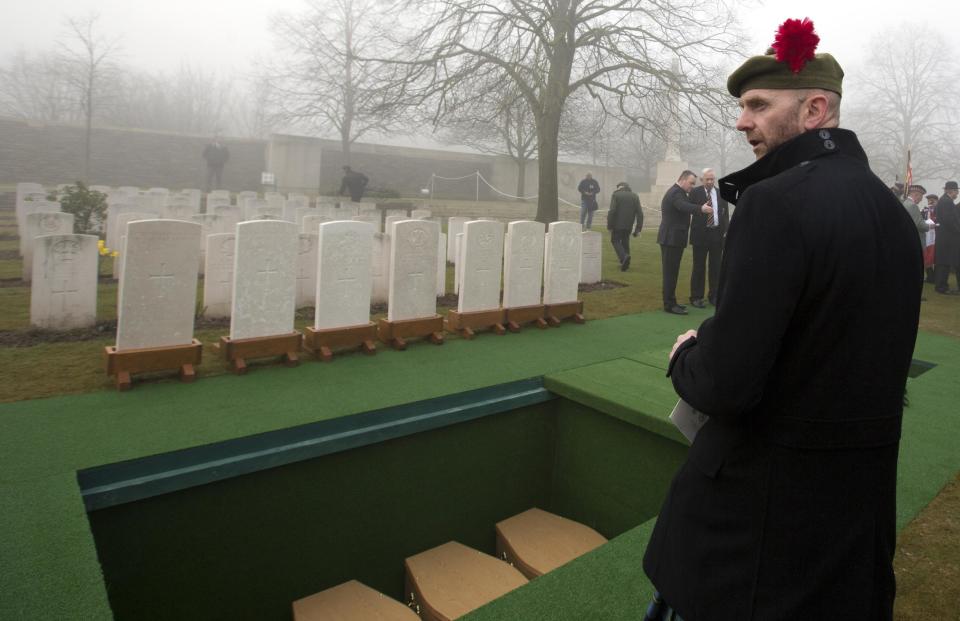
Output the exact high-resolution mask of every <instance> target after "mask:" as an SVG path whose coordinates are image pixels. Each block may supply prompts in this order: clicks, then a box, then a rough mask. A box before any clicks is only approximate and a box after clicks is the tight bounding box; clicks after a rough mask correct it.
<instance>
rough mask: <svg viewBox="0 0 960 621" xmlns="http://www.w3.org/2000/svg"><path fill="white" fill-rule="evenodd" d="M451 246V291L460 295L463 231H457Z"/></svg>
mask: <svg viewBox="0 0 960 621" xmlns="http://www.w3.org/2000/svg"><path fill="white" fill-rule="evenodd" d="M453 247H454V251H453V292H454V293H456V294H457V295H460V276H461V274H463V233H457V239H456V241H454V242H453Z"/></svg>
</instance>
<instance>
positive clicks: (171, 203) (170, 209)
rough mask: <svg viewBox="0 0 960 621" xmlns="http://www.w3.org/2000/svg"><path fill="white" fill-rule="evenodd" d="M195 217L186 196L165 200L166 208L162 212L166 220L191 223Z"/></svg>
mask: <svg viewBox="0 0 960 621" xmlns="http://www.w3.org/2000/svg"><path fill="white" fill-rule="evenodd" d="M195 215H197V210H196V209H195V208H194V206H193V203H192V202H190V199H189V197H187V196H173V197H171V198H169V199H167V206H166V208H165V209H164V211H163V217H164V218H166V219H167V220H183V221H185V222H192V221H193V217H194V216H195Z"/></svg>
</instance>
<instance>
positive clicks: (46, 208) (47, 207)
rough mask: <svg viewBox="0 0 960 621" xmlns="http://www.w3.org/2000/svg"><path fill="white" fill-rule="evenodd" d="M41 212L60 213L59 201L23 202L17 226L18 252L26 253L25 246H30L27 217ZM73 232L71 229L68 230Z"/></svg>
mask: <svg viewBox="0 0 960 621" xmlns="http://www.w3.org/2000/svg"><path fill="white" fill-rule="evenodd" d="M43 213H60V203H54V202H51V201H26V202H24V203H23V210H22V211H21V216H22V217H23V220H22V221H21V222H20V226H19V231H18V232H19V235H20V243H19V247H20V254H21V255H26V253H27V248H28V247H29V246H30V232H29V231H28V230H27V219H28V218H29V217H30V216H32V215H35V214H43ZM70 232H71V233H72V232H73V231H72V230H71V231H70Z"/></svg>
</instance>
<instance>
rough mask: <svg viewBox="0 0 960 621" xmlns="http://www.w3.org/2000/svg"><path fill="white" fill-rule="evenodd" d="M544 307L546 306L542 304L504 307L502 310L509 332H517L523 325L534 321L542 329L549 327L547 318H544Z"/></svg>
mask: <svg viewBox="0 0 960 621" xmlns="http://www.w3.org/2000/svg"><path fill="white" fill-rule="evenodd" d="M545 309H546V307H545V306H544V305H543V304H535V305H533V306H515V307H513V308H505V309H503V310H504V320H505V321H506V322H507V328H508V329H509V330H510V331H511V332H519V331H520V328H521V327H522V326H523V325H525V324H528V323H535V324H536V325H537V327H538V328H540V329H541V330H544V329H546V328H547V327H549V326H547V320H546V319H545V318H544V311H545Z"/></svg>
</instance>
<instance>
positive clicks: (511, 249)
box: [503, 220, 545, 308]
mask: <svg viewBox="0 0 960 621" xmlns="http://www.w3.org/2000/svg"><path fill="white" fill-rule="evenodd" d="M544 233H545V229H544V225H543V223H542V222H534V221H532V220H518V221H516V222H511V223H510V224H508V225H507V236H506V241H505V243H504V253H503V254H504V257H503V307H504V308H517V307H523V306H536V305H538V304H540V290H541V288H542V286H543V244H544Z"/></svg>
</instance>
